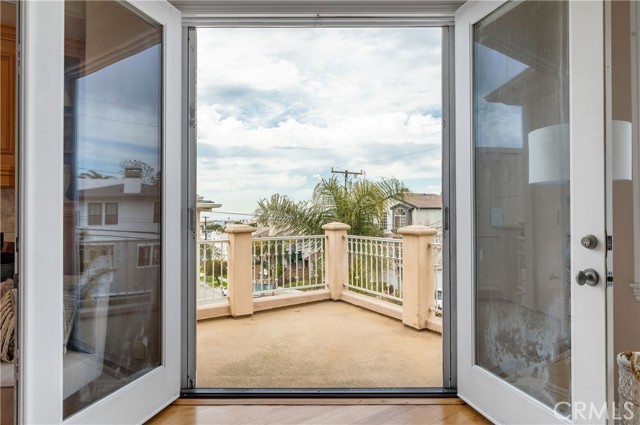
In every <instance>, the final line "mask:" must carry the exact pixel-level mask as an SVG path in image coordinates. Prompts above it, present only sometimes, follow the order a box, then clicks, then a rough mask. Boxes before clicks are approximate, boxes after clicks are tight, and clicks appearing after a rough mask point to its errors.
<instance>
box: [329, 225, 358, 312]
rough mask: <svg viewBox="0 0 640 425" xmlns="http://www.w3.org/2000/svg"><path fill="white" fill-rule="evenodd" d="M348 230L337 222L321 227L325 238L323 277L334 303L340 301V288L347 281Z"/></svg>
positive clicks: (348, 227) (347, 227)
mask: <svg viewBox="0 0 640 425" xmlns="http://www.w3.org/2000/svg"><path fill="white" fill-rule="evenodd" d="M350 229H351V226H349V225H348V224H344V223H338V222H333V223H327V224H325V225H324V226H322V230H324V234H325V235H326V236H327V240H326V244H327V245H326V247H325V251H324V263H325V267H324V269H325V276H326V280H327V285H328V287H329V290H330V291H331V299H332V300H334V301H337V300H339V299H340V294H341V293H342V288H343V287H344V285H345V284H346V283H347V281H348V279H349V263H348V257H349V251H348V245H347V231H349V230H350Z"/></svg>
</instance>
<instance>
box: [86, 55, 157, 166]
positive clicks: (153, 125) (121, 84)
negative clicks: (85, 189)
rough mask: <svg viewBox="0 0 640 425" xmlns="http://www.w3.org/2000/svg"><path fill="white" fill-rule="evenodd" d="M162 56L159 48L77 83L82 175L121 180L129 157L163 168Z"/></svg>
mask: <svg viewBox="0 0 640 425" xmlns="http://www.w3.org/2000/svg"><path fill="white" fill-rule="evenodd" d="M160 57H161V46H160V45H155V46H153V47H150V48H148V49H146V50H143V51H141V52H139V53H137V54H135V55H132V56H129V57H127V58H125V59H122V60H120V61H117V62H115V63H113V64H111V65H109V66H107V67H105V68H102V69H100V70H99V71H96V72H93V73H90V74H88V75H86V76H84V77H82V78H79V79H78V80H77V94H76V96H77V110H76V116H77V121H76V134H77V137H78V139H79V140H80V141H81V142H80V143H78V152H77V155H78V156H77V158H78V159H77V161H78V162H77V167H78V174H80V173H82V172H84V171H87V170H95V171H98V172H100V173H101V174H104V175H109V176H112V177H116V178H120V177H122V170H121V169H120V162H121V161H122V160H124V159H139V160H141V161H144V162H146V163H147V164H149V165H151V166H152V167H154V169H155V170H158V169H159V167H158V165H159V160H160V150H159V142H160V130H161V127H160V77H161V74H160Z"/></svg>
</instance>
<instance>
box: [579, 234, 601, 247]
mask: <svg viewBox="0 0 640 425" xmlns="http://www.w3.org/2000/svg"><path fill="white" fill-rule="evenodd" d="M580 244H581V245H582V246H583V247H585V248H587V249H594V248H595V247H597V246H598V238H596V237H595V236H593V235H587V236H585V237H583V238H582V239H580Z"/></svg>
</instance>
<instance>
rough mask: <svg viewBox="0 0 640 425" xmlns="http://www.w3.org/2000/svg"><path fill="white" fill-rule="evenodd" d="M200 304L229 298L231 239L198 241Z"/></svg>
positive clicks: (198, 292)
mask: <svg viewBox="0 0 640 425" xmlns="http://www.w3.org/2000/svg"><path fill="white" fill-rule="evenodd" d="M196 252H197V253H198V258H199V261H198V270H197V273H198V279H197V286H198V287H197V300H198V304H210V303H214V302H219V301H224V300H226V298H227V294H228V292H227V268H228V265H229V241H228V240H216V241H203V240H201V241H198V243H197V251H196Z"/></svg>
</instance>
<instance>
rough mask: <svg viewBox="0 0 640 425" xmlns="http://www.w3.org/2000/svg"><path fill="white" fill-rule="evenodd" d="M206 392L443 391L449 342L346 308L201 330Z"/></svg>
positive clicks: (306, 308)
mask: <svg viewBox="0 0 640 425" xmlns="http://www.w3.org/2000/svg"><path fill="white" fill-rule="evenodd" d="M197 335H198V336H197V377H198V381H197V386H198V387H200V388H352V387H360V388H363V387H367V388H380V387H441V386H442V336H441V335H440V334H438V333H435V332H431V331H428V330H423V331H418V330H415V329H413V328H410V327H407V326H404V325H403V324H402V322H400V321H399V320H395V319H392V318H390V317H387V316H383V315H381V314H378V313H374V312H371V311H368V310H365V309H363V308H360V307H356V306H354V305H351V304H348V303H346V302H333V301H323V302H317V303H312V304H304V305H297V306H293V307H287V308H283V309H278V310H269V311H264V312H259V313H256V314H254V315H252V316H248V317H245V318H237V319H236V318H231V317H225V318H219V319H212V320H203V321H199V322H198V325H197Z"/></svg>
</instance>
